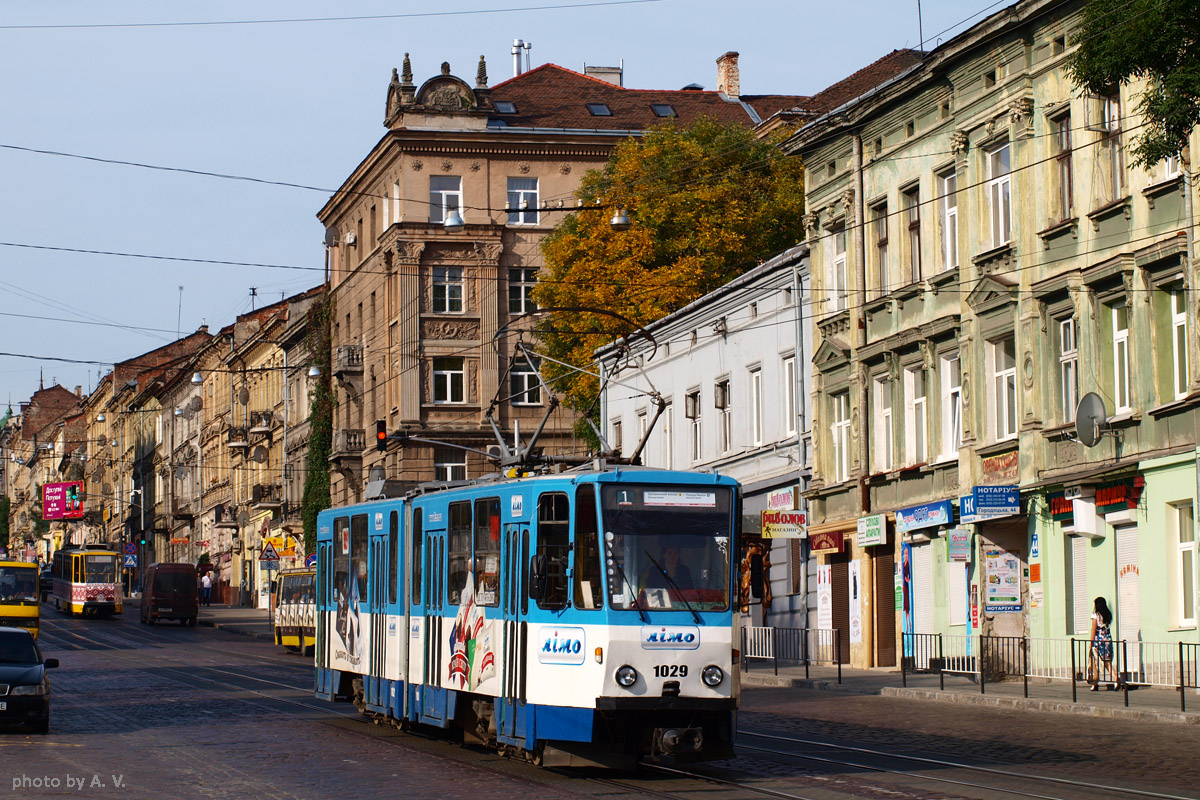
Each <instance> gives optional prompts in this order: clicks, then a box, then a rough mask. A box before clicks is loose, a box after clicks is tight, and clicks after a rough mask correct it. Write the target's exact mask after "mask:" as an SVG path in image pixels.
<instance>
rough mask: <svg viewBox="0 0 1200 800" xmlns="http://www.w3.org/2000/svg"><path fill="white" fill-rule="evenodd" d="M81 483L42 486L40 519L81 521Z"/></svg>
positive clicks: (44, 484)
mask: <svg viewBox="0 0 1200 800" xmlns="http://www.w3.org/2000/svg"><path fill="white" fill-rule="evenodd" d="M82 518H83V481H68V482H67V483H43V484H42V519H44V520H52V519H82Z"/></svg>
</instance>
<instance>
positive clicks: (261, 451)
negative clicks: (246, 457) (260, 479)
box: [250, 444, 267, 464]
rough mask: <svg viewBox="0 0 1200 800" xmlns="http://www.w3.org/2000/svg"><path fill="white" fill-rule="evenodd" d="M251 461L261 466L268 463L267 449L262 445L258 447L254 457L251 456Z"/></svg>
mask: <svg viewBox="0 0 1200 800" xmlns="http://www.w3.org/2000/svg"><path fill="white" fill-rule="evenodd" d="M250 460H251V461H254V462H255V463H256V464H261V463H263V462H264V461H266V460H267V448H265V447H263V446H262V445H261V444H260V445H259V446H258V447H256V448H254V455H252V456H250Z"/></svg>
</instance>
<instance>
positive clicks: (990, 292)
mask: <svg viewBox="0 0 1200 800" xmlns="http://www.w3.org/2000/svg"><path fill="white" fill-rule="evenodd" d="M1016 302H1017V286H1016V284H1013V283H1009V282H1007V281H1005V280H1002V279H1000V278H999V277H997V276H996V275H984V276H983V277H982V278H980V279H979V282H978V283H976V284H975V288H974V289H972V290H971V293H970V294H968V295H967V303H968V304H970V306H971V308H973V309H975V313H976V314H985V313H987V312H989V311H995V310H996V309H998V308H1002V307H1004V306H1007V305H1014V304H1016Z"/></svg>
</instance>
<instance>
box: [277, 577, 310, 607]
mask: <svg viewBox="0 0 1200 800" xmlns="http://www.w3.org/2000/svg"><path fill="white" fill-rule="evenodd" d="M316 585H317V584H316V576H315V575H313V574H312V573H300V574H295V575H284V576H283V577H282V578H281V579H280V582H279V604H280V605H300V604H303V603H311V602H313V598H314V597H315V596H316Z"/></svg>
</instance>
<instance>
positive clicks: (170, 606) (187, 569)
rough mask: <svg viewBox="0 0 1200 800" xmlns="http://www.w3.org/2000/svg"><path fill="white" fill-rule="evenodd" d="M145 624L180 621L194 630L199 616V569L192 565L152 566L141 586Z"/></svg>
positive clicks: (148, 569)
mask: <svg viewBox="0 0 1200 800" xmlns="http://www.w3.org/2000/svg"><path fill="white" fill-rule="evenodd" d="M141 610H142V624H143V625H153V624H154V623H155V622H158V621H159V620H160V619H177V620H179V621H180V622H181V623H182V624H184V625H191V626H194V625H195V624H196V615H197V614H198V613H200V609H199V601H198V598H197V595H196V568H195V567H194V566H192V565H191V564H151V565H150V566H149V567H147V568H146V580H145V583H144V584H143V585H142V609H141Z"/></svg>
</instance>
